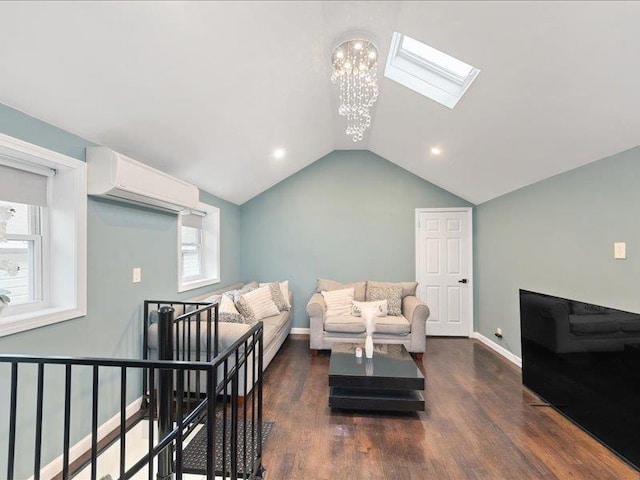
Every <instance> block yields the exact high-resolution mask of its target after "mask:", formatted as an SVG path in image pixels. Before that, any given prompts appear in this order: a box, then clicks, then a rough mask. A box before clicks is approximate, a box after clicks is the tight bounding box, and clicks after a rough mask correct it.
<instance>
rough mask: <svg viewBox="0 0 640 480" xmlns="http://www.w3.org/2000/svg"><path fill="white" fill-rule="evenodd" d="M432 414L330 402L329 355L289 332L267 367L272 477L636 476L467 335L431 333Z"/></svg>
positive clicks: (600, 479)
mask: <svg viewBox="0 0 640 480" xmlns="http://www.w3.org/2000/svg"><path fill="white" fill-rule="evenodd" d="M421 363H422V368H423V373H424V374H425V377H426V388H425V392H424V396H425V400H426V405H427V407H426V411H425V412H420V413H419V414H415V413H412V414H380V413H378V414H376V413H362V412H341V411H333V412H332V411H331V410H330V409H329V407H328V406H327V402H328V395H329V388H328V385H327V384H328V377H327V375H328V369H329V354H328V352H322V353H320V354H319V355H318V356H316V357H313V356H311V352H310V350H309V338H308V337H307V336H295V335H292V336H290V338H289V339H288V340H287V342H285V344H284V345H283V347H282V349H281V350H280V352H279V353H278V355H277V356H276V358H275V359H274V360H273V362H272V363H271V365H270V366H269V368H268V369H267V371H266V373H265V390H264V408H265V413H264V418H265V419H267V420H273V421H275V426H274V429H273V431H272V433H271V436H270V437H269V439H268V440H267V443H266V446H265V451H264V465H265V467H266V468H267V476H266V478H267V479H269V480H285V479H314V480H324V479H327V480H329V479H332V480H336V479H337V480H343V479H350V480H361V479H385V480H387V479H389V480H391V479H393V480H395V479H420V480H424V479H438V480H444V479H510V480H511V479H513V480H519V479H565V478H571V479H579V480H583V479H584V480H589V479H593V480H606V479H616V480H617V479H639V478H640V475H639V473H638V472H637V471H635V470H634V469H632V468H631V467H630V466H628V465H627V464H626V463H625V462H624V461H622V460H621V459H619V458H618V457H617V456H616V455H615V454H613V453H612V452H610V451H609V450H608V449H607V448H606V447H604V446H603V445H601V444H600V443H598V442H597V441H596V440H594V439H593V438H592V437H590V436H589V435H588V434H587V433H585V432H584V431H582V430H581V429H580V428H578V427H576V426H575V425H574V424H572V423H571V422H570V421H569V420H567V419H565V418H564V417H562V416H561V415H560V414H558V413H557V412H555V411H554V410H552V409H550V408H544V407H543V408H540V407H532V406H530V405H529V404H530V403H533V402H537V401H539V399H538V398H537V397H536V396H535V395H533V394H532V393H531V392H529V391H528V390H527V389H525V388H524V387H523V386H522V383H521V378H520V371H519V370H518V369H517V368H516V367H515V366H513V365H511V364H510V363H508V362H507V361H506V360H504V359H503V358H502V357H500V356H498V355H497V354H495V353H494V352H492V351H491V350H489V349H487V348H486V347H485V346H484V345H482V344H480V343H478V342H477V341H475V340H470V339H451V338H429V339H428V340H427V352H426V354H425V355H424V357H423V359H422V361H421Z"/></svg>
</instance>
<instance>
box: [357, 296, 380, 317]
mask: <svg viewBox="0 0 640 480" xmlns="http://www.w3.org/2000/svg"><path fill="white" fill-rule="evenodd" d="M365 308H376V309H378V316H379V317H386V316H387V310H388V307H387V301H386V300H379V301H377V302H353V307H352V309H351V315H353V316H354V317H359V316H361V315H362V310H363V309H365Z"/></svg>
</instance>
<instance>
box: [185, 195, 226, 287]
mask: <svg viewBox="0 0 640 480" xmlns="http://www.w3.org/2000/svg"><path fill="white" fill-rule="evenodd" d="M219 281H220V210H219V209H218V208H216V207H212V206H210V205H206V204H200V205H199V208H198V209H197V210H185V211H183V212H181V213H180V215H179V216H178V291H179V292H183V291H186V290H192V289H194V288H199V287H204V286H206V285H211V284H214V283H217V282H219Z"/></svg>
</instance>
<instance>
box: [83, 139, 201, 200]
mask: <svg viewBox="0 0 640 480" xmlns="http://www.w3.org/2000/svg"><path fill="white" fill-rule="evenodd" d="M87 170H88V174H87V177H88V185H87V191H88V193H89V195H96V196H99V197H104V198H109V199H112V200H118V201H122V202H127V203H135V204H140V205H144V206H146V207H151V208H155V209H160V210H169V211H172V212H179V211H180V210H183V209H185V208H195V207H196V205H197V204H198V200H199V196H200V195H199V192H198V189H197V187H195V186H194V185H191V184H189V183H187V182H183V181H182V180H179V179H177V178H175V177H172V176H170V175H167V174H166V173H164V172H161V171H160V170H156V169H155V168H151V167H149V166H147V165H145V164H143V163H140V162H138V161H136V160H133V159H131V158H129V157H125V156H124V155H120V154H119V153H117V152H114V151H113V150H111V149H110V148H106V147H90V148H87Z"/></svg>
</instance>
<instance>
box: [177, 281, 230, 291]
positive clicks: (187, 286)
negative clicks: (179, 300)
mask: <svg viewBox="0 0 640 480" xmlns="http://www.w3.org/2000/svg"><path fill="white" fill-rule="evenodd" d="M216 283H220V279H219V278H202V279H200V280H193V281H191V282H185V283H181V284H180V285H178V293H182V292H187V291H189V290H195V289H196V288H202V287H207V286H209V285H215V284H216Z"/></svg>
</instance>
